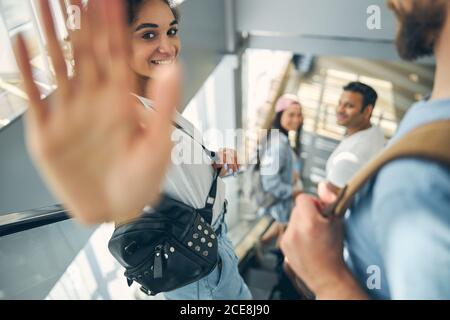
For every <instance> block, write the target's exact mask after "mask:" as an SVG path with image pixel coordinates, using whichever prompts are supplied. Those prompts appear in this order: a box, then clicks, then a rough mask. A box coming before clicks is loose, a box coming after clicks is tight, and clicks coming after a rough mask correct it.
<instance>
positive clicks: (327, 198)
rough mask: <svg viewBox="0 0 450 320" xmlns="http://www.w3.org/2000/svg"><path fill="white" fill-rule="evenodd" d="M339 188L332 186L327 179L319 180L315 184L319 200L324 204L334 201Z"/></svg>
mask: <svg viewBox="0 0 450 320" xmlns="http://www.w3.org/2000/svg"><path fill="white" fill-rule="evenodd" d="M340 192H341V189H340V188H338V187H336V186H334V185H333V184H332V183H330V182H328V181H321V182H319V184H318V185H317V194H318V195H319V199H320V201H321V202H322V203H323V204H324V205H327V206H328V205H331V204H332V203H334V202H336V200H337V198H338V195H339V193H340Z"/></svg>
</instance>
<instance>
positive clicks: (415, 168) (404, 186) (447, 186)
mask: <svg viewBox="0 0 450 320" xmlns="http://www.w3.org/2000/svg"><path fill="white" fill-rule="evenodd" d="M399 194H401V195H403V197H407V198H410V200H411V201H415V200H416V199H424V198H426V199H430V200H431V199H435V201H440V200H444V199H445V198H446V199H447V200H446V201H447V202H450V167H448V166H446V165H444V164H441V163H438V162H437V161H433V160H425V159H417V158H407V159H398V160H394V161H392V162H390V163H388V164H387V165H385V166H384V167H383V168H382V169H381V170H380V172H379V173H378V175H377V177H376V181H375V185H374V197H375V200H376V199H378V200H382V201H384V199H386V198H387V197H396V195H399ZM445 194H447V195H448V197H446V196H445Z"/></svg>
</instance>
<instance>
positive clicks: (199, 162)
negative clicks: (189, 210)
mask: <svg viewBox="0 0 450 320" xmlns="http://www.w3.org/2000/svg"><path fill="white" fill-rule="evenodd" d="M137 98H139V100H140V101H141V102H142V104H143V105H144V106H145V107H146V108H150V107H151V102H150V101H149V100H148V99H145V98H143V97H138V96H137ZM174 122H175V123H177V124H178V125H179V126H180V127H182V128H183V129H184V130H185V131H187V132H188V133H189V135H188V134H186V133H185V132H184V131H183V130H180V129H175V130H174V132H173V134H172V140H173V141H174V148H173V149H172V155H171V162H172V163H171V165H170V166H169V170H168V172H167V174H166V178H165V182H164V183H163V186H162V190H161V191H162V192H165V193H167V194H168V195H169V196H171V197H173V198H174V199H175V200H178V201H181V202H183V203H185V204H187V205H190V206H191V207H194V208H197V209H200V208H203V207H205V204H206V200H207V197H208V193H209V190H210V189H211V185H212V182H213V180H214V176H215V170H214V168H213V167H212V159H211V158H210V157H209V156H208V155H207V154H206V152H205V151H204V150H203V148H202V145H201V144H202V141H203V140H202V134H201V133H200V132H199V131H198V130H197V129H196V128H195V127H194V126H193V125H192V123H190V122H189V121H188V120H186V119H185V118H183V116H181V114H179V113H178V112H176V114H175V120H174ZM192 137H193V138H194V139H195V140H194V139H192ZM177 155H181V157H182V158H183V159H186V158H185V157H187V158H189V159H191V160H192V161H181V158H180V157H177ZM185 162H186V163H185ZM224 201H225V183H224V182H223V181H222V179H221V178H220V177H219V178H218V179H217V192H216V201H215V203H214V206H213V219H212V225H214V224H215V222H216V221H217V219H218V218H219V217H220V214H221V212H222V209H223V204H224Z"/></svg>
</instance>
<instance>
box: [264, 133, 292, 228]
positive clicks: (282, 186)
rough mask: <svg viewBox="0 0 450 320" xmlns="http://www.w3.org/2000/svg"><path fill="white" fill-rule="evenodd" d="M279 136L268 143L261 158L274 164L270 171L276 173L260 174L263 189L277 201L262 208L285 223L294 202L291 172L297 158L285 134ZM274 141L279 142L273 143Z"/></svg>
mask: <svg viewBox="0 0 450 320" xmlns="http://www.w3.org/2000/svg"><path fill="white" fill-rule="evenodd" d="M279 137H280V139H279V140H278V139H277V140H274V141H273V142H272V143H269V144H268V147H267V149H266V151H265V153H264V156H263V158H262V161H263V162H264V163H265V164H267V165H268V166H271V165H272V166H274V167H273V170H271V172H276V173H275V174H271V175H263V174H262V175H261V182H262V186H263V188H264V190H265V191H266V192H270V193H271V194H273V195H274V196H275V197H276V198H278V199H279V201H278V202H277V203H275V204H274V205H273V206H271V207H270V208H266V209H265V210H263V213H264V214H270V215H271V216H272V217H273V218H274V219H275V220H277V221H278V222H281V223H287V222H288V221H289V216H290V213H291V210H292V208H293V204H294V201H293V199H292V193H293V183H294V175H293V173H294V170H295V169H296V167H297V163H296V162H298V161H299V160H298V157H297V156H296V155H295V153H294V151H293V150H292V148H291V146H290V145H289V140H288V138H287V137H286V135H284V134H280V135H279ZM275 141H277V142H279V143H275ZM276 157H278V159H277V158H276Z"/></svg>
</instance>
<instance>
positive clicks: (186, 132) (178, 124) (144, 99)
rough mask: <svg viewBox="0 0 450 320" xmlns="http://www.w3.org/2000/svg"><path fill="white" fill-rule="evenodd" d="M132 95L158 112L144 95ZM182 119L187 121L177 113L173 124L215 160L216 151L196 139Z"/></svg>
mask: <svg viewBox="0 0 450 320" xmlns="http://www.w3.org/2000/svg"><path fill="white" fill-rule="evenodd" d="M131 95H132V96H134V97H136V98H137V99H138V100H139V102H141V103H142V105H143V106H144V107H145V108H147V109H152V110H153V111H155V112H157V111H156V110H155V108H154V107H153V105H152V102H151V101H150V100H149V99H147V98H144V97H141V96H139V95H137V94H134V93H131ZM181 120H183V121H185V122H186V121H187V120H186V119H184V118H183V117H182V116H181V115H180V114H178V113H176V115H175V120H173V121H172V124H173V125H174V127H175V128H177V129H178V130H181V131H183V132H184V133H185V134H186V135H188V136H189V137H190V138H191V139H192V140H194V141H195V142H197V143H198V144H200V145H201V146H202V148H203V150H204V151H205V153H206V154H207V155H208V156H209V157H210V158H211V160H213V161H215V160H217V159H216V152H214V151H211V150H209V149H208V148H206V147H205V145H204V144H203V141H198V140H197V139H195V137H194V134H193V133H191V132H189V131H188V130H187V129H186V128H184V127H183V126H182V124H181V122H182V121H181Z"/></svg>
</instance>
